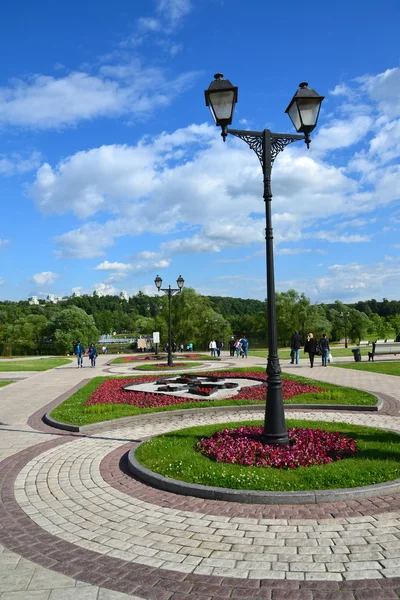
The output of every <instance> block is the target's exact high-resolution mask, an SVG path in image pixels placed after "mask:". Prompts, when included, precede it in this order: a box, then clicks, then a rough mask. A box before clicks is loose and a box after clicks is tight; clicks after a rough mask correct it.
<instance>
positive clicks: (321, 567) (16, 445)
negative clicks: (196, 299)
mask: <svg viewBox="0 0 400 600" xmlns="http://www.w3.org/2000/svg"><path fill="white" fill-rule="evenodd" d="M99 358H100V360H99V367H100V369H103V368H105V366H106V360H109V359H110V357H107V359H105V358H103V357H99ZM101 359H103V360H101ZM256 363H257V361H254V360H250V359H249V360H248V362H247V364H248V365H249V366H250V365H254V364H256ZM258 363H259V364H260V363H262V361H260V360H259V361H258ZM216 366H217V365H216V364H215V363H214V364H213V365H212V367H213V369H215V368H216ZM235 366H236V364H235ZM238 366H239V365H238ZM240 366H242V364H241V363H240ZM218 367H221V368H226V364H225V365H224V366H223V365H222V364H221V363H220V365H218ZM209 368H210V367H209V366H208V369H209ZM284 368H285V369H287V370H288V371H290V372H291V367H290V366H289V365H286V364H285V366H284ZM100 369H96V371H95V372H93V371H91V370H89V369H81V370H78V369H76V365H75V364H73V365H71V366H68V367H63V368H61V369H57V370H55V371H50V372H47V373H41V374H38V375H35V376H33V377H32V378H29V379H28V380H24V381H19V382H17V383H15V384H12V385H10V386H6V387H5V388H1V390H0V420H1V421H2V423H3V425H2V430H3V431H2V434H3V440H2V441H1V442H0V452H1V453H2V457H3V458H4V460H3V462H1V463H0V486H1V500H2V502H1V504H0V524H1V525H0V542H1V543H2V544H3V545H2V546H0V598H1V600H4V599H5V600H8V599H11V598H14V599H15V600H18V598H21V599H22V598H23V599H24V600H25V599H26V600H30V599H31V598H32V600H35V599H36V598H37V599H39V600H41V599H42V598H43V599H46V600H47V599H50V600H62V599H66V600H68V598H74V599H75V598H76V599H78V600H79V598H82V600H83V599H86V598H88V599H89V600H91V599H92V598H93V599H95V598H96V599H97V600H107V599H110V600H123V599H125V598H131V599H133V600H139V599H143V600H157V599H158V600H192V599H193V600H211V599H212V600H219V599H222V598H237V599H241V600H248V599H250V598H262V599H266V600H283V599H286V598H287V599H292V598H293V599H298V600H318V599H319V600H329V599H331V598H332V599H335V600H336V599H339V600H355V599H357V600H367V599H369V598H371V599H374V600H380V599H385V600H386V599H388V600H390V598H399V597H400V498H399V497H395V496H393V497H385V498H374V499H370V500H368V499H366V500H362V501H354V502H347V503H346V502H341V503H339V502H338V503H331V504H328V503H327V504H325V505H311V506H310V505H305V506H280V507H279V506H263V505H255V506H252V505H242V504H240V503H226V502H214V501H206V500H201V499H199V498H186V497H182V496H177V495H175V494H168V493H166V492H161V491H159V490H153V489H152V488H149V487H147V486H145V485H144V484H141V483H139V482H137V481H135V480H132V479H131V478H130V477H129V475H127V474H126V473H125V472H124V456H125V454H126V452H127V450H128V449H129V448H130V445H131V441H132V440H138V439H143V438H145V437H147V436H149V435H153V434H157V433H162V432H165V431H171V430H174V429H180V428H182V427H186V426H187V427H189V426H192V425H198V424H203V423H204V424H205V423H210V422H227V421H235V420H253V419H255V418H262V417H263V414H262V412H261V411H260V413H259V414H257V413H256V412H254V411H248V412H247V411H244V412H240V413H239V412H236V411H235V412H221V411H218V412H217V411H213V410H212V409H211V408H210V409H209V410H208V411H207V413H206V414H204V411H203V412H202V413H201V414H200V413H198V414H196V413H194V412H190V413H188V414H187V415H186V414H185V415H174V414H173V413H168V415H166V414H164V415H161V414H152V415H149V419H148V420H146V421H140V423H139V422H137V423H135V422H134V420H131V421H130V422H126V424H125V425H124V426H122V425H121V424H117V425H115V424H113V425H108V426H107V425H103V426H102V427H99V429H98V430H97V431H94V432H93V433H92V432H91V434H90V435H81V434H78V435H71V434H65V433H64V434H60V433H58V432H56V431H54V430H51V429H50V428H47V427H46V426H44V425H41V426H40V427H36V425H35V419H34V418H30V417H31V415H34V413H36V411H38V410H39V409H40V408H41V407H44V406H47V405H49V404H51V403H52V402H53V401H54V399H55V398H56V397H59V396H60V395H62V394H65V395H67V394H68V393H69V392H68V390H70V389H71V388H73V387H75V386H79V385H81V384H82V382H83V381H84V379H85V378H88V377H92V376H94V375H98V374H99V370H100ZM196 370H198V369H196ZM310 371H311V370H310V369H308V368H307V367H302V368H301V371H299V374H300V373H301V374H302V375H306V376H311V375H312V377H313V378H315V379H316V380H319V381H332V382H333V383H335V382H338V381H340V382H341V383H342V384H345V385H349V386H353V387H360V388H361V389H370V390H371V391H380V390H383V392H384V393H385V394H388V395H389V396H390V397H391V398H390V399H391V403H392V404H391V406H392V409H391V414H382V413H374V414H373V415H371V414H365V413H352V412H350V413H344V412H342V413H341V412H339V411H326V412H323V413H321V412H318V413H315V412H312V411H306V410H302V411H291V412H290V417H293V418H296V417H298V418H306V419H310V420H311V419H314V420H315V419H318V420H327V421H334V422H338V421H346V422H349V423H355V424H368V425H371V426H374V427H381V428H388V429H394V430H396V431H400V416H399V413H398V407H397V410H396V409H395V408H396V403H397V402H399V401H400V390H399V389H398V388H399V386H398V379H397V380H396V378H394V377H390V376H384V375H375V374H371V373H367V374H365V373H361V375H362V377H361V378H360V374H359V373H360V372H357V371H347V370H339V369H333V368H332V369H317V368H314V369H313V371H312V372H310ZM365 375H367V376H370V375H372V377H365ZM344 377H345V378H346V381H343V378H344ZM361 379H362V380H361ZM359 380H360V381H359ZM393 380H396V381H395V382H394V381H393ZM29 383H30V386H29ZM396 384H397V385H396ZM11 388H13V389H11ZM17 400H18V402H17ZM11 403H13V410H12V407H11V406H10V405H11ZM28 419H30V420H29V423H30V425H27V422H28ZM11 442H12V443H11Z"/></svg>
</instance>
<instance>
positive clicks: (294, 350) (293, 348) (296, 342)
mask: <svg viewBox="0 0 400 600" xmlns="http://www.w3.org/2000/svg"><path fill="white" fill-rule="evenodd" d="M300 348H301V337H300V335H299V332H298V331H295V332H294V334H293V335H292V339H291V340H290V364H291V365H293V364H294V360H295V359H296V365H298V364H299V359H300Z"/></svg>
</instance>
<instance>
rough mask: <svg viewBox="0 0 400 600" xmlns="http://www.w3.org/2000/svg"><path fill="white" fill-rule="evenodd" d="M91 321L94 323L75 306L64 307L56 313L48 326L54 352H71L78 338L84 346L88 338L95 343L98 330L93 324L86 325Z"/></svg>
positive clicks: (97, 337)
mask: <svg viewBox="0 0 400 600" xmlns="http://www.w3.org/2000/svg"><path fill="white" fill-rule="evenodd" d="M91 322H93V323H94V320H93V318H92V317H90V316H89V315H88V314H87V313H86V312H85V311H84V310H83V309H81V308H78V307H76V306H71V307H69V308H65V309H63V310H61V311H60V312H59V313H58V314H56V315H55V316H54V317H53V318H52V319H51V321H50V323H49V326H48V334H49V338H50V340H51V342H52V343H53V345H54V348H55V350H56V352H58V353H59V354H70V353H72V352H73V349H74V347H75V344H76V341H77V340H78V339H80V340H81V342H82V343H83V345H84V346H85V347H86V346H87V343H88V341H89V340H88V338H90V340H91V341H93V342H95V343H96V342H97V341H98V339H99V331H98V329H97V328H96V326H95V325H93V326H90V327H88V326H87V323H91Z"/></svg>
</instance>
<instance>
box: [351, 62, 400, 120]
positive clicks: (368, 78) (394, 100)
mask: <svg viewBox="0 0 400 600" xmlns="http://www.w3.org/2000/svg"><path fill="white" fill-rule="evenodd" d="M356 81H357V82H359V83H361V84H362V88H363V89H364V90H365V91H366V92H367V93H368V94H369V97H370V98H371V100H373V101H374V102H376V103H377V104H378V107H379V110H380V111H381V112H382V113H385V114H387V115H389V116H390V117H397V116H400V103H399V89H400V68H399V67H396V68H394V69H387V70H386V71H385V72H384V73H379V74H378V75H365V76H363V77H359V78H357V80H356Z"/></svg>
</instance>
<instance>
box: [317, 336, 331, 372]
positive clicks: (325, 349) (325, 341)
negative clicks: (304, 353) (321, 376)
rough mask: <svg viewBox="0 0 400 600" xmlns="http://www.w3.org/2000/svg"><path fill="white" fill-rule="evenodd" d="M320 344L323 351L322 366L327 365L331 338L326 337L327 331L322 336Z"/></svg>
mask: <svg viewBox="0 0 400 600" xmlns="http://www.w3.org/2000/svg"><path fill="white" fill-rule="evenodd" d="M319 345H320V348H321V352H322V366H323V367H326V363H327V362H328V354H329V350H330V348H329V340H328V338H327V337H326V333H323V334H322V338H321V339H320V341H319Z"/></svg>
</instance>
